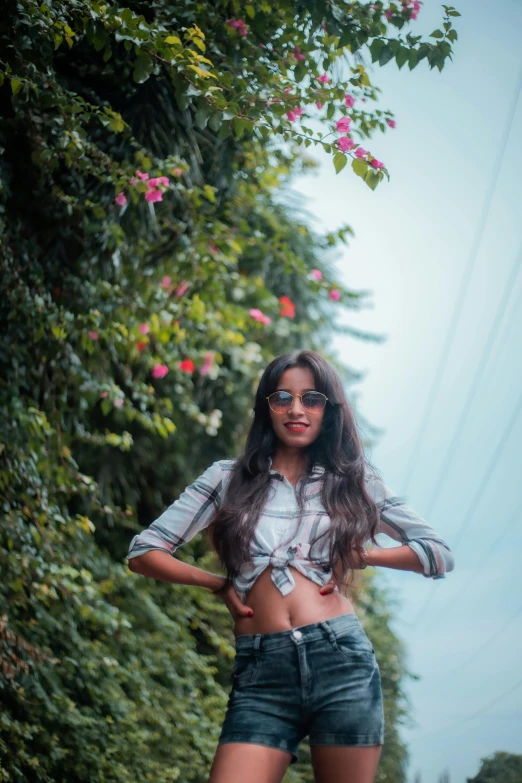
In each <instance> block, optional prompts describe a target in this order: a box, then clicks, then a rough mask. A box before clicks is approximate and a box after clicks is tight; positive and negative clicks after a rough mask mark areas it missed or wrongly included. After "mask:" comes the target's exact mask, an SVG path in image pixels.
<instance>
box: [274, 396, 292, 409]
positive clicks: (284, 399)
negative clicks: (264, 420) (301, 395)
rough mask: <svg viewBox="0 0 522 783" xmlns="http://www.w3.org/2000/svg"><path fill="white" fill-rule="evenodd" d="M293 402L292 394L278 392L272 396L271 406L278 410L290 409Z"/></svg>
mask: <svg viewBox="0 0 522 783" xmlns="http://www.w3.org/2000/svg"><path fill="white" fill-rule="evenodd" d="M291 404H292V395H291V394H288V393H287V392H276V393H275V394H272V395H271V397H270V407H271V408H273V410H275V411H277V412H282V411H287V410H289V408H290V406H291Z"/></svg>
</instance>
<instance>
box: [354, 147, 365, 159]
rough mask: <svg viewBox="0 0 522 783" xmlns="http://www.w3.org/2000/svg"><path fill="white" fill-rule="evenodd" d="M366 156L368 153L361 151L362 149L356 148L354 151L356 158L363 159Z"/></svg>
mask: <svg viewBox="0 0 522 783" xmlns="http://www.w3.org/2000/svg"><path fill="white" fill-rule="evenodd" d="M367 154H368V151H367V150H365V149H363V148H362V147H357V149H356V150H355V157H356V158H365V157H366V156H367Z"/></svg>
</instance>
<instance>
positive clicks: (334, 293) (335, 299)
mask: <svg viewBox="0 0 522 783" xmlns="http://www.w3.org/2000/svg"><path fill="white" fill-rule="evenodd" d="M328 296H329V297H330V299H331V300H332V301H333V302H338V301H339V299H340V298H341V292H340V291H338V290H337V288H332V290H331V291H330V293H329V294H328Z"/></svg>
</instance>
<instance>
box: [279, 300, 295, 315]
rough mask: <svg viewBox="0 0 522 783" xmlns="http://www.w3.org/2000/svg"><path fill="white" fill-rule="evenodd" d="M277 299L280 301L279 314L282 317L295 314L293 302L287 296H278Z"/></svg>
mask: <svg viewBox="0 0 522 783" xmlns="http://www.w3.org/2000/svg"><path fill="white" fill-rule="evenodd" d="M279 301H280V303H281V309H280V310H279V315H282V316H283V317H284V318H293V317H294V316H295V304H294V303H293V302H292V300H291V299H290V297H289V296H280V297H279Z"/></svg>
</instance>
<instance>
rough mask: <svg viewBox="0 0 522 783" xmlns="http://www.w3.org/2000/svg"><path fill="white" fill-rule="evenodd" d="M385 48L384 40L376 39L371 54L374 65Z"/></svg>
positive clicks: (371, 47)
mask: <svg viewBox="0 0 522 783" xmlns="http://www.w3.org/2000/svg"><path fill="white" fill-rule="evenodd" d="M383 46H384V41H383V40H382V38H375V39H374V41H373V42H372V45H371V46H370V54H371V55H372V63H374V62H375V61H376V60H378V59H379V57H380V54H381V50H382V48H383Z"/></svg>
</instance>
